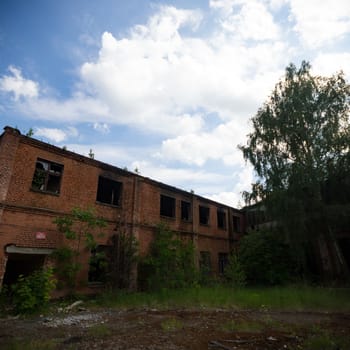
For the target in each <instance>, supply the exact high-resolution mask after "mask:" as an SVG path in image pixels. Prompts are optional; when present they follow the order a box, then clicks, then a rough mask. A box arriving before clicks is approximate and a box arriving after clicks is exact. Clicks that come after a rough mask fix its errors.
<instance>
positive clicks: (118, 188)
mask: <svg viewBox="0 0 350 350" xmlns="http://www.w3.org/2000/svg"><path fill="white" fill-rule="evenodd" d="M122 187H123V184H122V183H121V182H119V181H114V180H111V179H107V178H105V177H102V176H100V177H99V178H98V188H97V198H96V200H97V201H98V202H101V203H106V204H111V205H120V203H121V196H122Z"/></svg>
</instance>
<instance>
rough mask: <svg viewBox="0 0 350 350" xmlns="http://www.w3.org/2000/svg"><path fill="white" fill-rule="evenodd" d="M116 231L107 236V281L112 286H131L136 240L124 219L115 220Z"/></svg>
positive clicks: (136, 250)
mask: <svg viewBox="0 0 350 350" xmlns="http://www.w3.org/2000/svg"><path fill="white" fill-rule="evenodd" d="M115 230H116V233H115V234H114V235H112V236H111V237H110V238H109V242H108V243H109V249H108V252H107V254H106V262H107V266H106V271H107V273H106V275H107V282H108V283H109V285H110V286H111V287H112V288H116V289H125V288H131V287H132V278H133V272H134V271H133V270H134V269H135V272H136V262H137V252H138V242H137V239H136V238H135V236H133V235H132V234H131V233H130V232H129V230H128V225H127V223H126V221H125V220H120V221H118V222H117V226H116V229H115Z"/></svg>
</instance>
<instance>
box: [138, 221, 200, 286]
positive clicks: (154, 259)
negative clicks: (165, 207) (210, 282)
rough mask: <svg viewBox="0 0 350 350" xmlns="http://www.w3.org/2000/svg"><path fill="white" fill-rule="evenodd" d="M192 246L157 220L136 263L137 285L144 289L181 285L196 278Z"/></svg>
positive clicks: (190, 283)
mask: <svg viewBox="0 0 350 350" xmlns="http://www.w3.org/2000/svg"><path fill="white" fill-rule="evenodd" d="M197 275H198V274H197V271H196V268H195V265H194V246H193V244H192V242H184V241H182V240H181V239H179V238H178V237H176V236H175V234H174V232H172V231H171V230H170V229H169V228H168V227H167V226H165V225H163V224H160V225H158V227H157V231H156V236H155V238H154V240H153V242H152V244H151V248H150V252H149V254H148V255H147V256H146V257H145V258H144V259H142V260H141V262H140V264H139V285H140V286H141V288H144V289H157V290H158V289H162V288H169V289H175V288H183V287H187V286H190V285H192V284H194V283H195V282H196V278H197Z"/></svg>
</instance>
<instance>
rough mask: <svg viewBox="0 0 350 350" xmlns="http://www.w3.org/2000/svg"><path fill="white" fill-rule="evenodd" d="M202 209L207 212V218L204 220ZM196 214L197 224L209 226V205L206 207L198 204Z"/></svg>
mask: <svg viewBox="0 0 350 350" xmlns="http://www.w3.org/2000/svg"><path fill="white" fill-rule="evenodd" d="M204 210H205V211H206V212H207V213H206V215H205V216H206V218H207V220H206V221H205V222H204V221H202V218H203V214H204V212H203V211H204ZM198 214H199V224H200V225H203V226H209V225H210V207H207V206H205V205H199V206H198Z"/></svg>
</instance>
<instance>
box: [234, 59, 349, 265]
mask: <svg viewBox="0 0 350 350" xmlns="http://www.w3.org/2000/svg"><path fill="white" fill-rule="evenodd" d="M310 68H311V67H310V64H309V63H307V62H302V64H301V67H300V68H299V69H297V68H296V66H295V65H293V64H290V65H289V66H288V67H287V68H286V74H285V77H284V78H283V79H282V80H281V81H280V82H279V83H277V85H276V87H275V89H274V91H273V92H272V95H271V96H270V97H269V98H268V100H267V101H266V102H265V104H264V105H263V106H262V107H261V108H260V109H259V110H258V112H257V114H256V115H255V116H254V117H253V118H252V124H253V132H252V133H250V134H249V135H248V141H247V145H246V146H240V149H241V150H242V152H243V156H244V158H245V159H246V160H247V161H249V162H250V163H251V164H252V165H253V167H254V170H255V172H256V175H257V182H256V183H255V184H253V186H252V191H251V192H249V193H248V192H246V193H245V194H244V195H245V199H246V201H247V202H250V201H255V202H256V201H261V200H262V201H264V204H265V205H266V207H267V210H268V212H269V214H270V217H272V218H274V219H275V220H276V221H277V222H278V223H279V224H281V225H282V226H283V227H284V228H285V232H286V233H287V235H288V238H289V241H290V242H291V243H292V244H293V246H294V247H295V252H303V251H304V250H303V249H302V248H303V247H305V246H306V245H307V244H308V243H310V242H315V241H316V240H319V239H323V240H325V241H327V242H332V244H333V243H334V242H335V241H334V240H333V234H334V230H336V229H337V228H336V227H335V226H334V223H335V222H336V220H332V210H330V208H329V205H328V204H329V203H327V201H326V200H325V197H324V193H325V191H324V188H325V184H326V183H327V181H329V180H330V179H331V178H332V176H334V172H336V173H339V174H341V173H347V174H349V170H350V168H349V162H345V161H344V159H348V158H349V144H350V126H349V117H350V86H349V85H348V84H347V82H346V81H345V79H344V75H343V73H341V72H340V73H338V74H335V75H333V76H331V77H321V76H313V75H311V72H310ZM336 186H337V187H338V188H339V186H341V184H340V183H338V184H337V185H336ZM344 204H345V203H343V205H342V206H341V208H338V210H343V211H344V210H348V209H346V207H347V206H346V205H344ZM333 258H334V255H333ZM299 261H303V254H300V256H299ZM333 262H334V261H333ZM338 267H339V264H338Z"/></svg>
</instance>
